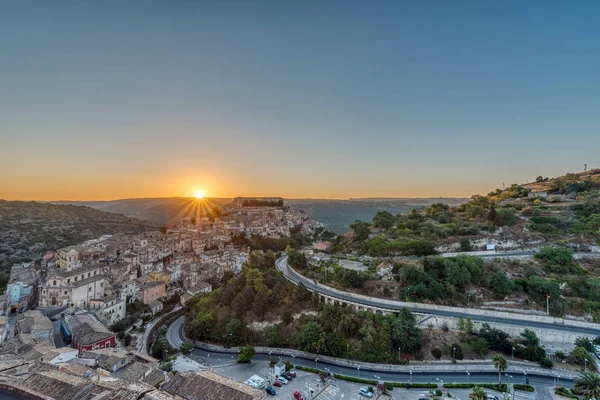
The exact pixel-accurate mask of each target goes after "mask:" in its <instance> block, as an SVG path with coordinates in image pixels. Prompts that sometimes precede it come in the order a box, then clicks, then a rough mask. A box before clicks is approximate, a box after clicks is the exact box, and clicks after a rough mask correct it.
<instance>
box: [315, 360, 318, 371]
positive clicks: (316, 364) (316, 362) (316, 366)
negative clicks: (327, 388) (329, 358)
mask: <svg viewBox="0 0 600 400" xmlns="http://www.w3.org/2000/svg"><path fill="white" fill-rule="evenodd" d="M315 369H319V359H318V358H315Z"/></svg>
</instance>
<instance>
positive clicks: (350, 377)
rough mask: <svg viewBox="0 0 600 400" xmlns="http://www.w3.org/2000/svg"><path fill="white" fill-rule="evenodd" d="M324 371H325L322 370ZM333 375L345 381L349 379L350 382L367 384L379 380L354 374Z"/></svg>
mask: <svg viewBox="0 0 600 400" xmlns="http://www.w3.org/2000/svg"><path fill="white" fill-rule="evenodd" d="M320 372H323V371H320ZM333 377H334V378H336V379H341V380H343V381H348V382H356V383H365V384H367V385H374V386H376V385H377V381H376V380H373V379H363V378H355V377H353V376H346V375H340V374H333Z"/></svg>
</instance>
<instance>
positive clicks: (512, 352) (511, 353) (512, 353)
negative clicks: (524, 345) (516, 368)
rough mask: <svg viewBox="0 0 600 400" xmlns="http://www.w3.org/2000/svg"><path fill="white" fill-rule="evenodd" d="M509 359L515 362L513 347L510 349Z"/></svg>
mask: <svg viewBox="0 0 600 400" xmlns="http://www.w3.org/2000/svg"><path fill="white" fill-rule="evenodd" d="M510 358H511V359H512V361H515V346H513V347H512V350H511V352H510Z"/></svg>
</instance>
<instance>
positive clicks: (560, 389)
mask: <svg viewBox="0 0 600 400" xmlns="http://www.w3.org/2000/svg"><path fill="white" fill-rule="evenodd" d="M554 393H555V394H557V395H559V396H564V397H568V398H570V399H577V400H579V397H577V396H575V395H574V394H571V392H569V391H568V390H567V389H566V388H564V387H562V386H559V387H557V388H556V389H554Z"/></svg>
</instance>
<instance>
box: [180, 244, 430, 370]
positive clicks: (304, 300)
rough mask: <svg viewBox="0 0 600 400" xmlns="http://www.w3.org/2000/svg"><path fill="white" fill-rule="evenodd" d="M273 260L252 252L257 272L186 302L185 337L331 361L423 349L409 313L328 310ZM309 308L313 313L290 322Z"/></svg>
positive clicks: (390, 358) (381, 358)
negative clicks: (258, 325)
mask: <svg viewBox="0 0 600 400" xmlns="http://www.w3.org/2000/svg"><path fill="white" fill-rule="evenodd" d="M288 254H289V255H290V259H293V260H294V262H295V263H296V265H300V264H302V263H303V262H304V261H303V260H304V256H303V254H302V253H297V252H294V251H293V250H290V251H289V252H288ZM273 262H274V258H273V257H270V256H267V255H266V254H264V255H260V254H255V255H254V256H253V260H252V261H249V264H251V265H252V267H255V268H250V265H249V266H247V267H245V268H244V269H243V271H242V273H241V274H240V275H239V276H237V277H232V278H230V279H228V280H226V281H225V282H223V285H222V286H221V287H220V288H218V289H216V290H214V291H212V292H210V293H203V294H198V295H196V296H194V297H192V298H191V299H190V300H188V302H187V303H186V306H185V310H186V315H187V323H186V335H187V337H189V338H190V339H195V340H199V341H207V342H217V343H222V344H223V345H225V346H240V345H247V344H251V345H262V344H265V345H268V346H273V347H289V348H297V349H299V350H303V351H308V352H312V353H316V354H323V355H328V356H333V357H343V356H345V355H346V354H348V355H349V356H350V357H351V358H354V359H358V360H363V361H369V362H395V361H396V357H394V355H395V354H397V349H398V347H399V346H401V347H402V352H403V353H405V354H415V353H417V352H418V351H419V350H420V349H421V330H420V329H419V328H418V327H417V325H416V321H415V318H414V316H413V315H412V314H411V313H410V312H408V311H407V310H401V311H400V312H399V313H398V314H397V315H381V314H372V313H367V312H354V311H352V310H351V309H350V308H347V307H339V306H337V307H332V306H326V305H324V304H322V303H318V298H316V297H313V294H312V293H311V292H309V291H308V290H307V289H306V288H305V287H304V286H302V285H298V286H294V285H292V284H291V283H289V282H288V281H287V280H286V279H285V278H284V277H283V276H282V275H281V274H280V273H279V272H277V271H276V270H275V268H274V264H273ZM308 309H313V310H315V311H316V315H311V314H306V313H304V314H302V315H300V316H299V317H298V318H297V319H295V320H294V319H293V318H292V315H293V313H294V312H298V313H299V312H300V311H305V310H308ZM290 313H292V314H290ZM280 317H281V322H279V323H278V324H276V325H273V326H270V327H268V328H265V329H264V330H263V331H262V332H261V331H257V330H252V329H249V328H248V324H249V323H251V322H253V321H260V320H268V319H275V318H280Z"/></svg>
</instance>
